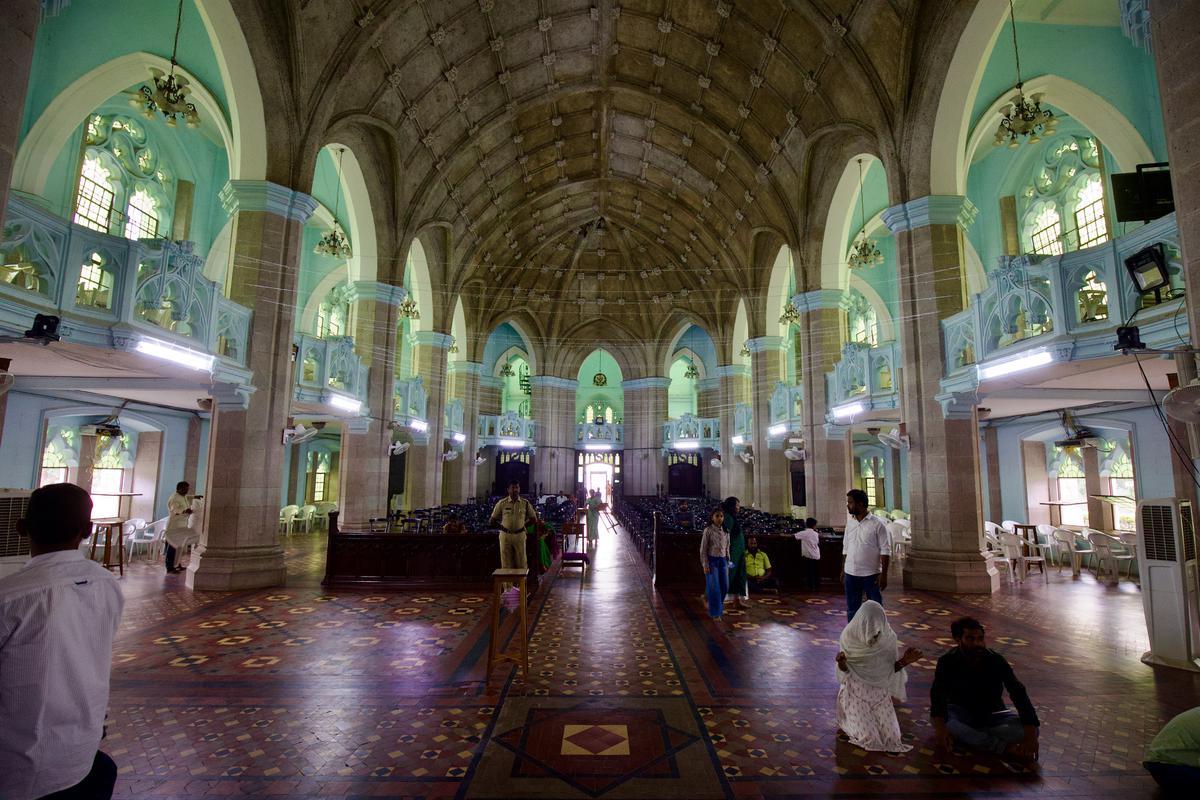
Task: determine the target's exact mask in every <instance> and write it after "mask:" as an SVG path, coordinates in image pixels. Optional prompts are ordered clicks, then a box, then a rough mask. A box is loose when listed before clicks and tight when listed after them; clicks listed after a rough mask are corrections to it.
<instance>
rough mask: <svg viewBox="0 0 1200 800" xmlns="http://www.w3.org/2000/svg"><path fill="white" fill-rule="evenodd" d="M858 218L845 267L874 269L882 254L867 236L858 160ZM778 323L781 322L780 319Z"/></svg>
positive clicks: (880, 260) (859, 160)
mask: <svg viewBox="0 0 1200 800" xmlns="http://www.w3.org/2000/svg"><path fill="white" fill-rule="evenodd" d="M858 216H859V225H860V231H859V234H858V241H856V242H855V243H854V246H853V247H851V248H850V255H849V257H847V259H846V266H848V267H849V268H850V269H859V268H861V267H874V266H876V265H877V264H882V263H883V253H881V252H879V248H878V247H876V245H875V240H874V239H872V238H870V237H869V236H867V208H866V204H865V201H864V200H863V168H862V159H861V158H860V159H858ZM780 322H783V320H782V319H781V320H780Z"/></svg>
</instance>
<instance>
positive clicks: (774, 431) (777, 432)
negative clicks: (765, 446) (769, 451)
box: [767, 422, 788, 436]
mask: <svg viewBox="0 0 1200 800" xmlns="http://www.w3.org/2000/svg"><path fill="white" fill-rule="evenodd" d="M787 429H788V426H787V425H785V424H783V423H782V422H781V423H779V424H778V425H772V426H771V427H769V428H767V434H768V435H769V436H783V435H784V434H785V433H787Z"/></svg>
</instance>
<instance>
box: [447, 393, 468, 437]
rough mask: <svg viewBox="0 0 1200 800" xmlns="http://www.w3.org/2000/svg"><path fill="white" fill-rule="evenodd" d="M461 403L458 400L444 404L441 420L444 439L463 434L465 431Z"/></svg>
mask: <svg viewBox="0 0 1200 800" xmlns="http://www.w3.org/2000/svg"><path fill="white" fill-rule="evenodd" d="M464 413H465V412H464V410H463V402H462V400H459V399H458V398H455V399H453V400H451V401H450V402H449V403H446V413H445V415H444V419H443V422H442V424H443V426H444V431H445V436H446V438H448V439H449V438H454V434H456V433H457V434H460V435H461V434H464V433H466V430H465V429H464V428H463V415H464Z"/></svg>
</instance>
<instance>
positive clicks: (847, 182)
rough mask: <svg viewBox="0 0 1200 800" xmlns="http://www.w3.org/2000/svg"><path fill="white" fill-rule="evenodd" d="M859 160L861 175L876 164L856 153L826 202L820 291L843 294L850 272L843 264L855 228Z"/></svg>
mask: <svg viewBox="0 0 1200 800" xmlns="http://www.w3.org/2000/svg"><path fill="white" fill-rule="evenodd" d="M859 159H862V162H863V174H864V175H865V174H866V172H867V170H868V169H870V168H871V165H872V164H873V163H875V162H877V161H879V159H878V158H876V157H875V156H874V155H872V154H871V153H865V152H864V153H857V154H855V155H853V156H851V157H850V158H849V159H847V161H846V166H845V167H844V168H843V169H842V175H841V177H840V178H838V182H837V188H835V189H834V191H833V197H832V198H831V199H830V202H829V211H828V213H827V214H826V217H825V236H824V238H823V239H822V240H821V288H823V289H838V290H840V291H845V290H846V287H847V286H848V285H849V277H850V270H849V268H848V267H847V265H846V242H847V241H848V240H849V239H850V234H851V232H852V230H853V227H854V213H855V209H856V208H858V195H859V183H858V160H859Z"/></svg>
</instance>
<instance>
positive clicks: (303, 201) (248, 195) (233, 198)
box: [220, 180, 318, 225]
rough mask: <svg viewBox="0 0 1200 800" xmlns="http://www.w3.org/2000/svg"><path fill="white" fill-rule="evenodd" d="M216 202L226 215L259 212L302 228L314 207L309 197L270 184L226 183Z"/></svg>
mask: <svg viewBox="0 0 1200 800" xmlns="http://www.w3.org/2000/svg"><path fill="white" fill-rule="evenodd" d="M220 199H221V205H222V206H224V208H225V213H227V214H229V215H230V216H233V215H234V214H236V213H238V212H239V211H261V212H263V213H266V214H274V215H275V216H277V217H284V218H286V219H290V220H293V221H295V222H299V223H300V224H302V225H303V224H304V223H305V222H308V218H309V217H311V216H312V215H313V212H314V211H316V210H317V205H318V203H317V201H316V199H315V198H313V197H312V196H311V195H307V194H305V193H304V192H297V191H296V190H295V189H289V188H287V187H286V186H280V185H279V184H278V183H271V182H270V181H240V180H232V181H229V182H228V183H226V184H225V188H223V189H222V190H221V193H220Z"/></svg>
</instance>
